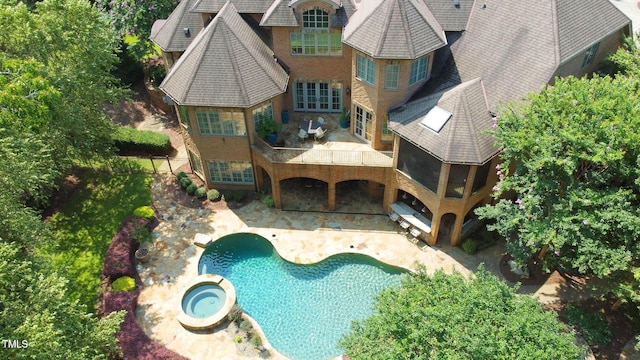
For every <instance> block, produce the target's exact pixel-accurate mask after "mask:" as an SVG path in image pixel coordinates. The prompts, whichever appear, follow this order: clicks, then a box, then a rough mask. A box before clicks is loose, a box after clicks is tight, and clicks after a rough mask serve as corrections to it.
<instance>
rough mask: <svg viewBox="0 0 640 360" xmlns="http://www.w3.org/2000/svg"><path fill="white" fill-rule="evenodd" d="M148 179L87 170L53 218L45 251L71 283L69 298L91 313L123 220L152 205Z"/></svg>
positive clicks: (149, 178)
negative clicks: (51, 240)
mask: <svg viewBox="0 0 640 360" xmlns="http://www.w3.org/2000/svg"><path fill="white" fill-rule="evenodd" d="M151 180H152V179H151V175H149V174H147V173H143V172H131V173H119V174H116V173H110V172H102V171H93V170H91V171H89V172H87V173H86V174H85V175H83V177H82V182H83V185H82V186H81V188H80V189H79V190H78V191H77V192H75V193H74V194H73V196H71V197H70V198H69V200H68V201H67V203H66V204H65V205H64V206H63V207H62V208H61V209H60V211H59V212H58V213H56V214H55V215H54V216H53V217H52V219H51V225H52V228H53V230H54V233H55V244H54V245H53V246H52V247H51V248H49V249H46V250H44V251H45V252H46V253H48V254H49V256H51V257H52V259H53V263H54V266H55V267H56V268H59V269H60V271H62V272H63V273H65V275H67V278H68V279H70V284H69V289H70V294H71V296H72V297H73V299H74V300H75V299H77V300H79V301H80V302H81V303H83V304H85V305H86V306H87V309H88V310H89V311H94V310H95V304H96V294H97V292H98V289H99V286H100V276H101V272H102V264H103V261H104V256H105V253H106V251H107V248H108V247H109V243H110V242H111V238H112V237H113V235H114V234H115V232H116V230H117V229H118V228H119V227H120V224H121V222H122V220H124V218H126V217H127V216H129V215H131V214H132V213H133V210H134V209H135V208H137V207H139V206H142V205H150V204H151V190H150V184H151Z"/></svg>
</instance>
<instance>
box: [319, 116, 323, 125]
mask: <svg viewBox="0 0 640 360" xmlns="http://www.w3.org/2000/svg"><path fill="white" fill-rule="evenodd" d="M318 124H320V126H322V125H324V118H323V117H322V116H318Z"/></svg>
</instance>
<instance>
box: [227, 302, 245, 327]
mask: <svg viewBox="0 0 640 360" xmlns="http://www.w3.org/2000/svg"><path fill="white" fill-rule="evenodd" d="M228 318H229V320H230V321H232V322H234V323H237V322H238V321H240V320H242V309H241V308H240V307H239V306H238V305H233V307H232V308H231V311H229V315H228Z"/></svg>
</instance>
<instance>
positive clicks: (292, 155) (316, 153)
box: [253, 139, 393, 167]
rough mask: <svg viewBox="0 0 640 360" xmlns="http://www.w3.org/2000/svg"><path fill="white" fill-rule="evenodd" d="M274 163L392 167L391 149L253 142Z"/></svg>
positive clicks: (255, 147) (259, 140)
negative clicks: (277, 145)
mask: <svg viewBox="0 0 640 360" xmlns="http://www.w3.org/2000/svg"><path fill="white" fill-rule="evenodd" d="M253 147H254V149H256V150H258V151H259V152H260V153H262V154H263V155H264V156H265V157H266V158H267V159H269V161H271V162H273V163H286V164H318V165H346V166H375V167H391V166H393V158H392V154H393V153H392V152H391V151H375V150H370V151H364V150H325V149H302V148H285V147H271V146H269V144H267V143H265V142H264V141H262V140H261V139H258V140H257V141H256V143H255V144H253Z"/></svg>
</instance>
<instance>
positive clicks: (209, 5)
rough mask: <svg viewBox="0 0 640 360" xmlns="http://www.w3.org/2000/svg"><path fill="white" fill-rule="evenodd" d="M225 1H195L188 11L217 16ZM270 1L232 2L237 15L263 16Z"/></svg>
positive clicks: (237, 0)
mask: <svg viewBox="0 0 640 360" xmlns="http://www.w3.org/2000/svg"><path fill="white" fill-rule="evenodd" d="M226 2H227V0H196V1H195V2H194V4H193V6H192V7H191V9H190V11H191V12H195V13H205V14H217V13H218V12H220V10H222V7H223V6H224V4H225V3H226ZM271 2H272V0H233V5H234V6H235V7H236V9H237V10H238V12H239V13H243V14H245V13H246V14H264V13H265V12H266V11H267V9H268V8H269V5H271Z"/></svg>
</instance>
